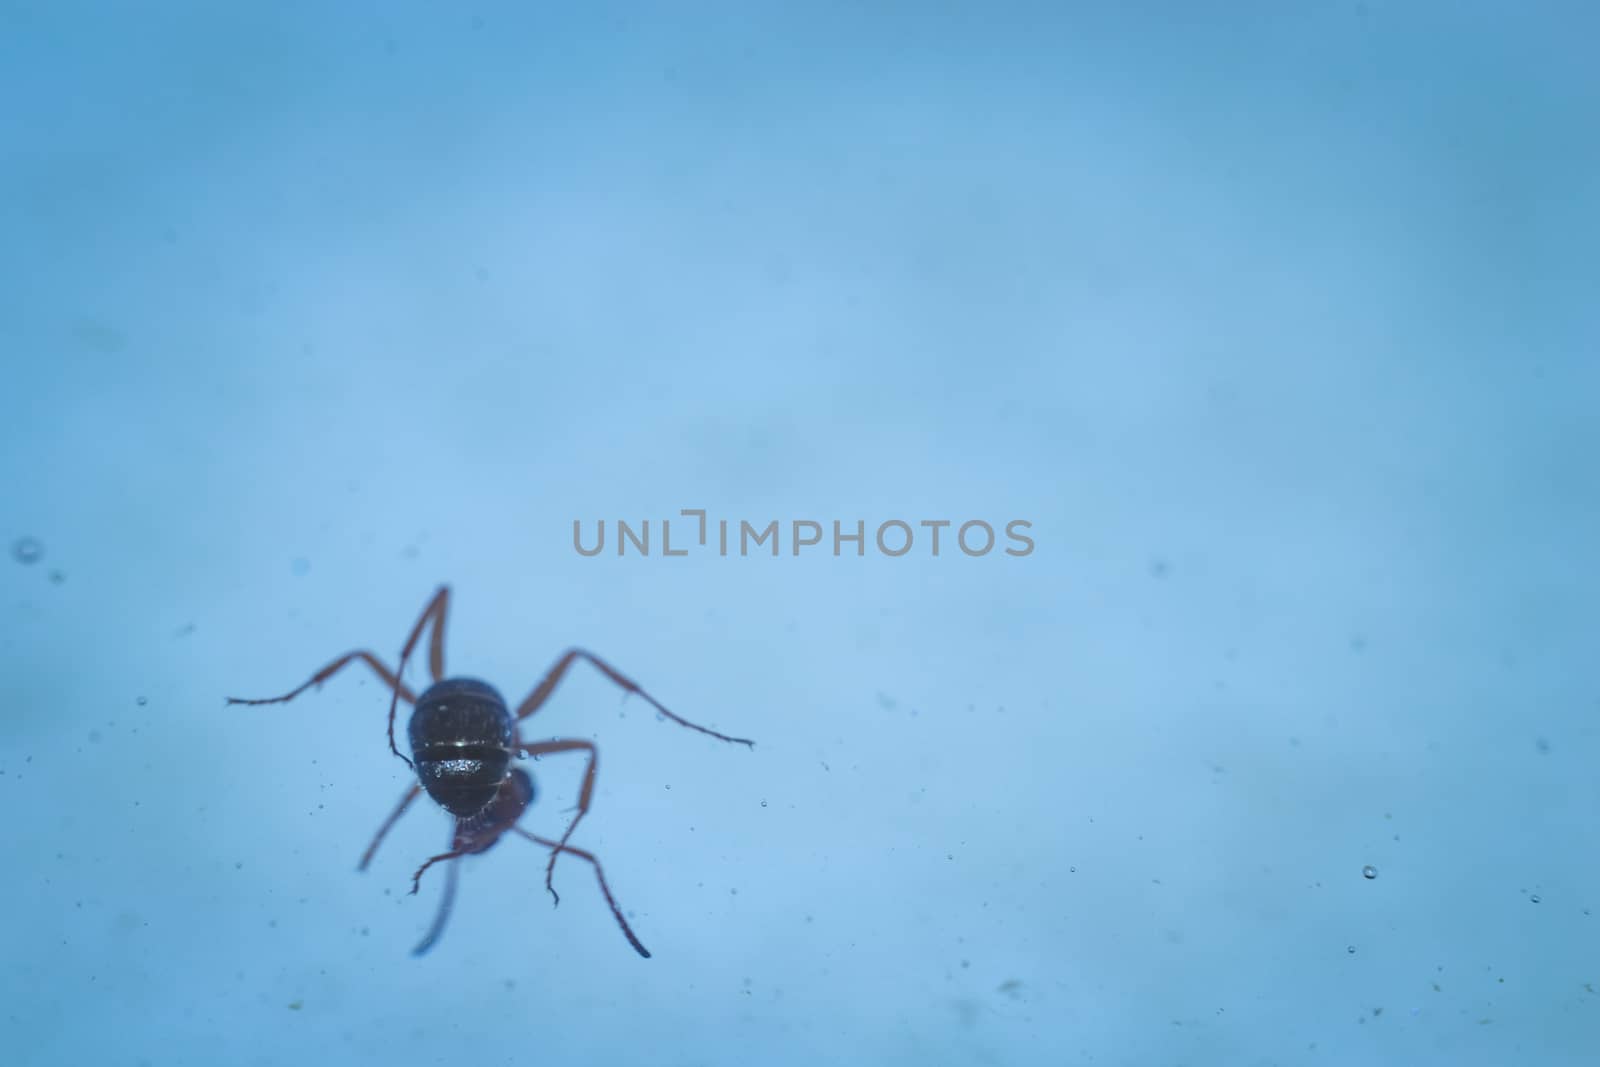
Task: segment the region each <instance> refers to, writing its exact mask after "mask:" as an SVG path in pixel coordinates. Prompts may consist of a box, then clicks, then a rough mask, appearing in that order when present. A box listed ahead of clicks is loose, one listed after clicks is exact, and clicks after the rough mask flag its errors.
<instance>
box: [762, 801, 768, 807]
mask: <svg viewBox="0 0 1600 1067" xmlns="http://www.w3.org/2000/svg"><path fill="white" fill-rule="evenodd" d="M761 806H762V807H763V808H764V807H766V806H767V802H766V801H765V800H763V801H762V802H761Z"/></svg>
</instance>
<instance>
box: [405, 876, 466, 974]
mask: <svg viewBox="0 0 1600 1067" xmlns="http://www.w3.org/2000/svg"><path fill="white" fill-rule="evenodd" d="M460 873H461V864H459V863H455V862H452V863H451V864H450V866H449V867H447V868H445V880H444V896H443V897H442V898H441V899H440V901H439V910H438V911H436V912H434V915H433V925H432V926H430V927H428V932H427V933H426V934H425V935H423V938H422V940H421V941H419V942H417V947H416V948H414V949H412V950H411V955H412V956H421V955H423V954H424V953H426V952H427V951H428V950H429V949H431V948H432V947H433V946H434V945H436V944H438V943H439V935H440V934H442V933H444V924H445V923H447V922H449V921H450V909H451V908H452V907H454V906H455V902H456V879H457V877H458V876H459V875H460Z"/></svg>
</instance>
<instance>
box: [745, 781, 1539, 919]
mask: <svg viewBox="0 0 1600 1067" xmlns="http://www.w3.org/2000/svg"><path fill="white" fill-rule="evenodd" d="M761 806H762V807H763V808H764V807H766V806H767V802H766V801H765V800H763V801H762V802H761ZM1535 899H1538V898H1535Z"/></svg>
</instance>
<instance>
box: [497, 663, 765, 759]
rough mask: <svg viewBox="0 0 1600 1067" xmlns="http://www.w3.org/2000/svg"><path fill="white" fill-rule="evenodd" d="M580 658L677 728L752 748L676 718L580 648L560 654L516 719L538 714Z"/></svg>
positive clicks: (737, 738)
mask: <svg viewBox="0 0 1600 1067" xmlns="http://www.w3.org/2000/svg"><path fill="white" fill-rule="evenodd" d="M580 657H581V658H583V659H586V660H588V661H589V662H590V663H592V664H594V666H595V668H596V669H597V670H599V671H600V673H601V674H603V675H605V676H606V677H607V678H610V679H611V680H612V681H613V682H615V683H617V685H619V686H621V687H622V688H623V689H624V690H626V691H627V692H629V693H637V694H639V695H640V696H642V697H644V699H645V700H646V702H648V703H649V705H650V706H651V707H653V708H655V709H656V710H657V711H659V712H660V713H661V714H662V715H665V716H666V717H667V718H669V719H671V720H672V721H673V722H675V723H677V724H678V725H679V726H687V727H688V728H689V729H691V730H698V731H699V732H700V733H703V734H710V735H711V736H712V737H715V738H717V739H718V740H721V741H731V742H732V743H734V744H736V745H748V746H749V747H750V748H755V747H756V743H755V742H754V741H749V740H746V739H745V738H743V737H729V736H728V735H727V734H719V733H717V731H715V730H708V729H706V728H705V727H704V726H697V725H695V724H694V723H692V722H690V721H689V720H688V719H681V718H679V717H678V716H676V715H674V714H672V712H670V711H668V710H667V709H666V708H664V707H662V705H661V703H660V702H659V701H658V700H656V698H655V697H653V696H651V695H650V694H649V693H646V692H645V691H644V690H643V689H640V688H639V686H638V684H637V683H635V682H634V681H633V680H632V679H631V678H628V677H626V676H625V675H623V674H622V673H621V672H619V671H618V670H617V669H616V668H614V667H612V666H611V665H610V664H609V663H607V662H606V661H605V660H603V659H601V658H600V657H599V656H596V655H595V654H594V653H592V652H586V651H584V650H583V649H581V648H569V649H567V651H565V652H563V653H562V654H561V658H560V659H558V660H556V662H555V666H553V667H551V668H550V672H549V673H548V674H546V675H545V676H544V680H543V681H541V682H540V683H539V684H538V685H537V686H536V687H534V690H533V692H531V693H529V694H528V699H527V700H524V701H523V702H522V704H521V705H520V706H519V707H518V708H517V714H516V718H517V719H519V720H521V719H526V718H528V717H529V716H530V715H532V714H533V713H534V712H536V711H538V710H539V709H540V708H541V707H542V706H543V705H544V702H545V701H546V700H548V699H549V698H550V694H551V693H552V692H554V691H555V688H556V686H557V685H558V684H559V683H560V681H561V678H562V676H563V675H564V674H566V673H567V668H568V667H570V666H572V664H573V661H574V660H576V659H579V658H580Z"/></svg>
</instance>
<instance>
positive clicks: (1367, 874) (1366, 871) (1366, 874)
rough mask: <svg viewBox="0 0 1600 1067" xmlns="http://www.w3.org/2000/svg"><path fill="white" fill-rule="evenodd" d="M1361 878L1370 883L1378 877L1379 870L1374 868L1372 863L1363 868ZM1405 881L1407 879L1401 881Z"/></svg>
mask: <svg viewBox="0 0 1600 1067" xmlns="http://www.w3.org/2000/svg"><path fill="white" fill-rule="evenodd" d="M1361 877H1363V878H1365V879H1367V880H1368V881H1369V882H1370V881H1371V880H1372V879H1374V878H1376V877H1378V868H1376V867H1374V866H1373V865H1372V864H1370V863H1369V864H1367V865H1366V866H1365V867H1363V868H1361ZM1404 880H1405V879H1401V881H1404Z"/></svg>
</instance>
